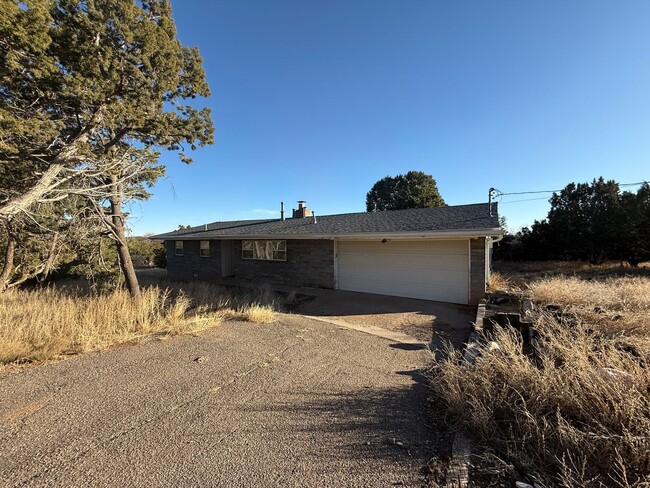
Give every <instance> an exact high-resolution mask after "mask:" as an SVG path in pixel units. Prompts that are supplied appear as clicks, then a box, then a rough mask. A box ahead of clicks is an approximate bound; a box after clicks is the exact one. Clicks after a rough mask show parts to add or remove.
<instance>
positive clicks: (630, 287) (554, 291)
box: [527, 276, 650, 347]
mask: <svg viewBox="0 0 650 488" xmlns="http://www.w3.org/2000/svg"><path fill="white" fill-rule="evenodd" d="M527 289H528V292H529V294H530V295H531V296H532V298H533V299H534V300H535V301H537V302H538V303H545V304H554V305H558V306H561V307H562V308H563V309H564V310H566V311H568V312H571V313H573V314H576V315H577V316H579V317H580V318H581V319H582V320H583V321H585V322H587V323H589V324H590V325H591V326H592V327H593V328H596V329H598V330H599V331H601V332H604V333H608V334H610V335H613V334H621V335H624V336H636V337H637V338H645V339H646V340H648V341H650V277H640V276H630V277H620V278H606V279H604V280H583V279H580V278H575V277H564V276H560V277H553V278H545V279H541V280H537V281H533V282H532V283H530V284H529V285H528V287H527ZM649 347H650V344H649Z"/></svg>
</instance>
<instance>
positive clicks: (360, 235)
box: [150, 227, 504, 241]
mask: <svg viewBox="0 0 650 488" xmlns="http://www.w3.org/2000/svg"><path fill="white" fill-rule="evenodd" d="M207 232H210V231H207ZM503 234H504V231H503V229H501V228H499V227H494V228H491V229H480V230H477V229H465V230H447V231H409V232H353V233H347V234H309V235H305V234H249V235H245V234H242V235H238V236H200V235H197V234H186V235H183V234H179V235H176V236H174V235H168V236H152V237H150V239H153V240H159V241H199V240H212V241H233V240H242V239H244V240H246V239H250V240H254V239H269V240H272V239H283V240H298V239H300V240H316V239H395V240H397V239H451V238H458V237H465V238H468V237H469V238H472V237H474V238H476V237H489V236H502V235H503Z"/></svg>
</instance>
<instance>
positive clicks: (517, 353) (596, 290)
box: [431, 276, 650, 487]
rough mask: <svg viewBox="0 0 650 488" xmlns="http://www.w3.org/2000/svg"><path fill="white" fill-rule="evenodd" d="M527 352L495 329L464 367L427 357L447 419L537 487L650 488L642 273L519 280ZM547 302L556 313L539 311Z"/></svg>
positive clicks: (649, 357) (648, 354)
mask: <svg viewBox="0 0 650 488" xmlns="http://www.w3.org/2000/svg"><path fill="white" fill-rule="evenodd" d="M526 289H527V293H529V294H530V295H531V296H532V298H534V300H535V302H536V304H537V312H535V313H534V315H533V316H532V320H533V321H534V323H535V326H536V328H537V329H538V330H539V331H540V333H541V336H542V341H541V348H540V350H539V353H538V354H537V355H536V356H535V357H531V356H528V355H526V354H524V350H523V347H522V344H521V338H520V336H518V334H517V333H516V332H514V331H513V330H509V329H498V330H497V331H496V332H495V337H494V338H493V339H494V340H495V341H496V342H497V343H498V344H499V348H498V349H494V348H490V347H489V345H488V343H487V342H486V343H485V344H484V346H483V347H481V352H480V355H479V357H478V359H477V360H476V362H475V363H474V364H471V365H469V364H467V363H463V362H462V361H461V356H460V353H458V352H455V351H450V353H449V358H448V359H446V360H443V361H441V362H440V363H438V364H437V367H436V370H435V375H434V377H433V378H432V383H431V385H432V387H433V389H434V390H435V391H436V392H437V394H438V396H439V397H440V398H441V399H442V400H443V401H444V402H445V403H446V404H447V405H448V408H449V412H450V414H451V417H452V418H453V419H454V420H455V422H456V423H457V425H459V426H462V427H463V428H464V429H465V430H467V431H468V433H470V434H471V435H473V436H474V437H475V439H478V440H479V441H482V442H485V443H487V444H489V445H491V446H492V447H493V448H494V449H496V450H497V451H498V452H499V453H500V454H501V455H502V456H503V457H505V458H507V459H508V460H510V461H512V462H514V464H515V465H517V466H519V467H520V468H521V470H522V471H524V472H525V473H527V474H535V475H536V478H537V479H538V480H540V481H543V482H544V483H545V484H546V486H565V487H577V486H580V487H582V486H584V487H642V486H645V487H647V486H650V369H649V366H650V278H648V277H640V276H627V277H626V276H623V277H618V278H615V277H605V278H603V279H600V280H593V279H590V280H585V279H579V278H577V277H562V276H555V277H551V278H542V279H537V280H535V281H532V282H530V283H528V284H527V287H526ZM548 304H553V305H556V306H558V307H559V308H560V312H561V313H559V314H558V313H554V314H551V313H549V312H546V310H545V305H548Z"/></svg>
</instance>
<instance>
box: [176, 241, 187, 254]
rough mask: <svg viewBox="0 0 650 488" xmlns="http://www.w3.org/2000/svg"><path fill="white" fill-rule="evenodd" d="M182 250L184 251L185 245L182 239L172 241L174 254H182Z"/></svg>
mask: <svg viewBox="0 0 650 488" xmlns="http://www.w3.org/2000/svg"><path fill="white" fill-rule="evenodd" d="M179 244H180V246H179ZM179 251H180V252H179ZM184 251H185V246H184V244H183V241H174V256H183V255H184Z"/></svg>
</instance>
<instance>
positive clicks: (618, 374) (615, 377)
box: [598, 368, 634, 388]
mask: <svg viewBox="0 0 650 488" xmlns="http://www.w3.org/2000/svg"><path fill="white" fill-rule="evenodd" d="M598 374H599V375H600V377H601V378H604V379H607V380H612V381H616V382H620V383H621V384H622V385H624V386H626V387H628V388H630V387H632V386H634V382H633V381H632V375H631V374H630V373H626V372H625V371H621V370H619V369H614V368H599V369H598Z"/></svg>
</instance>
